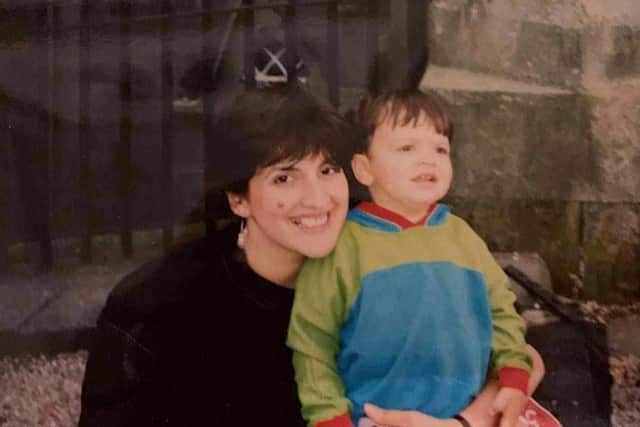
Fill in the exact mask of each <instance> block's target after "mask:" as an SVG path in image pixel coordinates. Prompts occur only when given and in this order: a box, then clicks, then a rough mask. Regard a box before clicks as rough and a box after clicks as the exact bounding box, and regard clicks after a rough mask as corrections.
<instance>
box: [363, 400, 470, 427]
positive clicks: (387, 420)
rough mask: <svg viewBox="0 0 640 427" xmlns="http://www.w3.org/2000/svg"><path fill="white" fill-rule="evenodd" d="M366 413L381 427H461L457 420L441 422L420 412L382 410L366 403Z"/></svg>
mask: <svg viewBox="0 0 640 427" xmlns="http://www.w3.org/2000/svg"><path fill="white" fill-rule="evenodd" d="M364 412H365V413H366V414H367V417H369V418H370V419H371V421H373V422H374V423H376V424H378V425H379V426H381V427H382V426H384V427H460V423H459V422H458V421H456V420H441V419H438V418H434V417H430V416H429V415H425V414H423V413H422V412H418V411H398V410H392V409H382V408H378V407H377V406H375V405H372V404H370V403H365V405H364Z"/></svg>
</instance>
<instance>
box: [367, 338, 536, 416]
mask: <svg viewBox="0 0 640 427" xmlns="http://www.w3.org/2000/svg"><path fill="white" fill-rule="evenodd" d="M527 350H528V351H529V355H530V356H531V358H532V360H533V368H532V371H531V376H530V377H529V386H528V391H529V395H531V394H532V393H533V392H534V391H535V389H536V388H537V387H538V385H539V384H540V381H542V377H544V372H545V368H544V362H543V361H542V357H541V356H540V354H539V353H538V352H537V351H536V349H534V348H533V347H531V346H530V345H527ZM498 390H499V387H498V383H497V382H496V381H494V380H490V381H488V382H487V383H486V384H485V386H484V388H483V389H482V390H481V391H480V393H479V394H478V396H477V397H476V398H475V399H474V400H473V402H471V404H470V405H469V406H468V407H467V408H465V409H464V410H463V411H462V412H461V413H460V415H462V416H463V417H464V418H465V419H466V420H467V421H468V422H469V424H470V425H471V426H472V427H492V426H494V425H496V423H497V421H498V420H497V416H491V415H490V409H491V406H492V405H493V402H494V399H495V397H496V395H497V394H498ZM365 412H366V413H367V416H368V417H369V418H371V419H372V420H373V421H374V422H375V423H378V424H382V425H385V426H389V427H461V426H462V423H461V422H460V421H458V420H454V419H447V420H440V419H437V418H433V417H431V416H428V415H425V414H422V413H420V412H417V411H398V410H386V409H381V408H377V407H374V406H372V405H371V406H368V405H367V406H365ZM515 422H517V420H515V421H514V424H515Z"/></svg>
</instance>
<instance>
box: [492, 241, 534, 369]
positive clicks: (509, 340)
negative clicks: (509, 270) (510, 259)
mask: <svg viewBox="0 0 640 427" xmlns="http://www.w3.org/2000/svg"><path fill="white" fill-rule="evenodd" d="M481 250H482V252H483V253H484V255H483V261H482V262H483V270H484V274H485V279H486V281H487V288H488V291H489V304H490V305H491V318H492V321H493V341H492V346H491V348H492V352H491V367H492V371H493V372H494V373H497V371H499V370H500V369H501V368H505V367H508V368H521V369H524V370H526V371H527V372H529V373H530V372H531V366H532V360H531V356H529V353H528V351H527V344H526V342H525V339H524V336H525V330H526V324H525V322H524V319H523V318H522V317H520V315H519V314H518V313H517V312H516V309H515V307H514V302H515V300H516V297H515V294H514V293H513V291H512V290H511V288H510V286H509V277H508V276H507V275H506V274H505V273H504V271H503V270H502V268H501V267H500V266H499V265H498V263H497V262H496V261H495V259H494V258H493V255H491V253H490V252H489V249H487V246H486V245H485V244H484V242H483V243H482V249H481Z"/></svg>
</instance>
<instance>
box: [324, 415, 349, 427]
mask: <svg viewBox="0 0 640 427" xmlns="http://www.w3.org/2000/svg"><path fill="white" fill-rule="evenodd" d="M316 427H353V423H352V422H351V416H350V415H349V414H342V415H338V416H337V417H333V418H330V419H328V420H324V421H320V422H319V423H318V424H316Z"/></svg>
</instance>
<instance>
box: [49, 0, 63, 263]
mask: <svg viewBox="0 0 640 427" xmlns="http://www.w3.org/2000/svg"><path fill="white" fill-rule="evenodd" d="M49 19H50V22H51V36H52V37H51V44H50V45H49V46H50V54H49V58H50V59H49V64H50V68H49V75H50V76H51V87H50V92H49V93H50V98H49V111H50V117H51V124H50V132H49V147H48V149H49V168H48V169H49V173H48V182H49V209H50V219H51V220H53V217H54V215H55V209H54V208H53V204H54V203H53V202H54V200H55V191H54V190H55V187H56V186H55V181H56V176H57V174H58V171H59V169H60V168H59V166H60V162H61V158H62V157H61V148H62V138H61V132H62V120H61V113H60V111H59V110H60V107H59V101H60V97H61V96H60V88H59V83H60V81H61V76H60V58H59V55H60V40H61V22H60V2H59V1H54V2H53V3H52V4H51V9H50V15H49ZM53 226H55V221H52V227H53ZM51 234H53V230H52V231H51ZM52 262H53V254H52Z"/></svg>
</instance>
